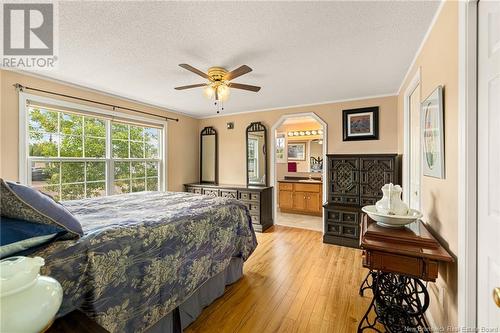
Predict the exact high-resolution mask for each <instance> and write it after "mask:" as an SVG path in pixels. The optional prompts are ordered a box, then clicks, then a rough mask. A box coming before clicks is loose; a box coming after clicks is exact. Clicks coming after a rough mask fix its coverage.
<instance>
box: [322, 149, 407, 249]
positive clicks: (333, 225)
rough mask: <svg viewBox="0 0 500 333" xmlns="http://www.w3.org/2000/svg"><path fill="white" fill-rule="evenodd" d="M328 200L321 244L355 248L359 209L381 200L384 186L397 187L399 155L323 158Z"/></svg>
mask: <svg viewBox="0 0 500 333" xmlns="http://www.w3.org/2000/svg"><path fill="white" fill-rule="evenodd" d="M326 165H327V168H328V173H327V176H328V179H327V182H328V196H327V202H326V203H325V205H324V206H323V207H324V209H325V213H324V215H323V216H324V224H325V229H324V230H325V233H324V235H323V242H324V243H330V244H337V245H344V246H350V247H359V232H360V222H361V207H363V206H366V205H374V204H375V202H377V200H379V199H380V198H381V197H382V191H381V188H382V186H383V185H384V184H387V183H393V184H401V182H400V179H401V174H400V172H401V155H397V154H363V155H350V154H349V155H335V154H329V155H327V163H326Z"/></svg>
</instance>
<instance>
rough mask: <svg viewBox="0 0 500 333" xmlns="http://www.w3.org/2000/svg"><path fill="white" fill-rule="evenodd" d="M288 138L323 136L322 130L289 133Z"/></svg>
mask: <svg viewBox="0 0 500 333" xmlns="http://www.w3.org/2000/svg"><path fill="white" fill-rule="evenodd" d="M287 134H288V136H311V135H322V134H323V131H322V130H307V131H289V132H288V133H287Z"/></svg>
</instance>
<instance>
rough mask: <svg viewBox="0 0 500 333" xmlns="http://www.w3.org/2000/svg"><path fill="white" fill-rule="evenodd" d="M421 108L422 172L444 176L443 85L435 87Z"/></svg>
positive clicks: (439, 176)
mask: <svg viewBox="0 0 500 333" xmlns="http://www.w3.org/2000/svg"><path fill="white" fill-rule="evenodd" d="M421 108H422V109H421V113H420V117H421V126H420V127H421V128H422V129H421V131H422V132H421V134H422V165H423V174H424V176H429V177H435V178H444V126H443V113H444V110H443V87H442V86H439V87H437V88H436V89H435V90H434V91H433V92H432V93H431V94H430V95H429V97H427V98H426V99H425V101H423V102H422V106H421Z"/></svg>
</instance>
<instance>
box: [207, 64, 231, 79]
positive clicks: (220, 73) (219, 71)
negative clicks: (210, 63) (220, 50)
mask: <svg viewBox="0 0 500 333" xmlns="http://www.w3.org/2000/svg"><path fill="white" fill-rule="evenodd" d="M227 73H228V71H227V69H225V68H223V67H210V68H209V69H208V73H207V75H208V77H209V80H210V81H212V82H214V81H223V80H224V76H225V75H226V74H227Z"/></svg>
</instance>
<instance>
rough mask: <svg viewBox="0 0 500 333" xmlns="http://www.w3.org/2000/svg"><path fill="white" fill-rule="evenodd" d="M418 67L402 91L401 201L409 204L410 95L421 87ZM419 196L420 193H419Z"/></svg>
mask: <svg viewBox="0 0 500 333" xmlns="http://www.w3.org/2000/svg"><path fill="white" fill-rule="evenodd" d="M420 78H421V76H420V67H418V68H417V72H416V73H415V75H414V76H413V79H412V80H411V81H410V83H409V84H408V86H407V87H406V90H405V92H404V97H403V133H404V137H403V184H402V186H403V201H404V202H406V203H408V204H410V184H411V180H410V175H411V173H410V150H411V149H410V146H411V131H410V129H411V124H410V119H411V117H410V106H411V105H410V97H411V95H412V93H413V92H414V91H415V89H417V87H418V89H421V86H420V81H421V79H420ZM421 181H422V177H420V180H419V184H420V188H422V184H421ZM419 198H421V195H419ZM421 208H422V199H420V202H419V204H418V209H421Z"/></svg>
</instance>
